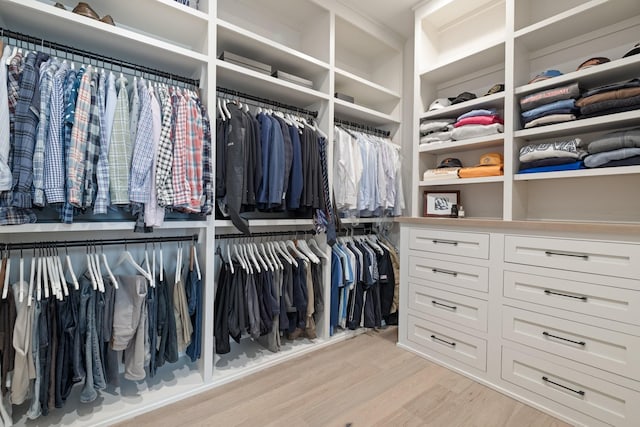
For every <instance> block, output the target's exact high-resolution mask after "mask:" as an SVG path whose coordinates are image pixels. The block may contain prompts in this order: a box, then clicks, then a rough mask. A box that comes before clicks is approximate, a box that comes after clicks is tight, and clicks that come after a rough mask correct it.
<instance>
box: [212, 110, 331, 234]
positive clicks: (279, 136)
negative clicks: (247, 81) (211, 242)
mask: <svg viewBox="0 0 640 427" xmlns="http://www.w3.org/2000/svg"><path fill="white" fill-rule="evenodd" d="M221 110H222V109H221ZM224 110H226V111H221V114H220V116H219V117H218V119H217V123H216V126H217V137H216V198H217V199H218V202H219V203H218V206H219V207H220V210H221V212H222V213H223V215H225V216H230V218H231V221H233V224H234V225H235V226H236V228H238V230H240V231H242V232H243V233H245V234H248V233H249V227H248V223H247V221H246V220H245V219H244V218H242V217H241V216H240V213H242V212H252V211H255V210H256V209H258V210H260V211H264V212H282V211H288V212H296V213H298V214H301V213H302V214H308V216H307V217H310V216H311V214H312V213H313V211H314V210H315V209H322V210H324V209H325V206H326V205H327V204H326V200H328V198H329V193H328V187H327V188H326V191H325V186H324V182H325V181H326V177H327V170H326V162H325V163H323V162H322V153H323V151H325V150H326V144H327V142H326V141H327V140H326V137H325V136H324V135H323V134H322V133H321V131H320V130H319V129H317V128H316V127H315V126H313V125H310V124H309V123H307V122H306V121H304V120H302V119H300V121H298V120H299V118H296V117H293V116H285V115H284V114H283V113H280V112H275V113H272V112H267V111H259V112H258V113H257V114H256V115H253V114H251V113H250V112H249V111H248V106H247V108H246V109H243V108H241V105H239V103H238V102H232V103H229V104H225V106H224Z"/></svg>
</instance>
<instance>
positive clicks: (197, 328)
mask: <svg viewBox="0 0 640 427" xmlns="http://www.w3.org/2000/svg"><path fill="white" fill-rule="evenodd" d="M187 300H188V303H189V315H190V317H191V324H192V325H193V333H192V334H191V344H189V346H188V347H187V356H189V357H190V358H191V361H192V362H195V361H196V360H198V359H200V354H201V351H202V280H200V279H198V274H197V273H196V272H195V271H193V270H189V273H187ZM191 308H193V311H192V310H191Z"/></svg>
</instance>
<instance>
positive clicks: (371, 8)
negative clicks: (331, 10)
mask: <svg viewBox="0 0 640 427" xmlns="http://www.w3.org/2000/svg"><path fill="white" fill-rule="evenodd" d="M420 2H421V1H420V0H393V1H389V0H341V3H342V4H344V5H345V6H347V7H349V8H351V9H353V10H355V11H357V12H358V13H363V14H365V15H368V16H369V17H370V18H371V19H373V20H374V21H376V22H379V23H381V24H384V25H386V26H387V27H389V28H391V29H392V30H394V31H395V32H396V33H398V34H400V35H401V36H403V37H404V38H409V37H411V34H412V31H411V29H412V28H413V10H412V7H413V6H414V5H416V4H418V3H420Z"/></svg>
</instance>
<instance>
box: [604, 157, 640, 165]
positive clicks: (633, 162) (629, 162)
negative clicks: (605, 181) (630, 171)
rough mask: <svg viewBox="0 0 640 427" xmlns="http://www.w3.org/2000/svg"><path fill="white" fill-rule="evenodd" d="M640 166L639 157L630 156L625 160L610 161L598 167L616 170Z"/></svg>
mask: <svg viewBox="0 0 640 427" xmlns="http://www.w3.org/2000/svg"><path fill="white" fill-rule="evenodd" d="M638 165H640V156H632V157H627V158H626V159H620V160H611V161H610V162H607V163H605V164H603V165H600V166H598V167H599V168H616V167H620V166H638Z"/></svg>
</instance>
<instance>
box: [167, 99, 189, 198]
mask: <svg viewBox="0 0 640 427" xmlns="http://www.w3.org/2000/svg"><path fill="white" fill-rule="evenodd" d="M176 92H177V91H176ZM172 101H173V105H174V107H175V106H176V105H177V106H178V107H177V112H176V121H175V125H174V130H175V138H174V140H173V191H174V192H175V195H174V200H173V206H174V207H176V208H178V207H180V208H183V207H187V206H188V205H189V200H190V196H191V194H190V191H189V182H188V181H187V138H188V136H187V135H188V131H187V115H188V112H187V109H188V106H187V99H186V98H185V97H184V96H182V95H178V94H177V93H174V94H173V96H172Z"/></svg>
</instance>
